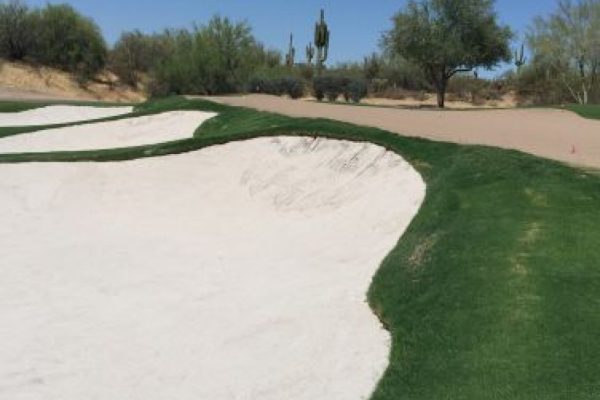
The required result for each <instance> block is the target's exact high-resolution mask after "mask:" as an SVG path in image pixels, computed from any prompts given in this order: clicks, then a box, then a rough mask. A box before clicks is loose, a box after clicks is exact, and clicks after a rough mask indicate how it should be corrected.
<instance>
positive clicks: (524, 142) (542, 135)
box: [209, 95, 600, 168]
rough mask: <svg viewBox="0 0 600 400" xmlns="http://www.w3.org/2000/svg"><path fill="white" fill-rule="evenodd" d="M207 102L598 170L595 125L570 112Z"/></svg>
mask: <svg viewBox="0 0 600 400" xmlns="http://www.w3.org/2000/svg"><path fill="white" fill-rule="evenodd" d="M209 100H213V101H217V102H221V103H225V104H230V105H236V106H245V107H251V108H256V109H259V110H263V111H271V112H276V113H281V114H286V115H290V116H294V117H312V118H330V119H335V120H339V121H345V122H350V123H354V124H359V125H367V126H373V127H378V128H382V129H386V130H389V131H392V132H397V133H399V134H402V135H407V136H417V137H422V138H427V139H433V140H441V141H448V142H456V143H464V144H481V145H488V146H495V147H501V148H507V149H516V150H521V151H524V152H527V153H531V154H534V155H537V156H541V157H546V158H550V159H554V160H558V161H564V162H567V163H570V164H575V165H580V166H585V167H592V168H600V121H594V120H588V119H584V118H581V117H579V116H578V115H576V114H574V113H571V112H569V111H562V110H555V109H518V110H517V109H515V110H493V111H491V110H490V111H437V110H435V111H434V110H399V109H391V108H378V107H355V106H348V105H334V104H319V103H313V102H304V101H294V100H289V99H283V98H279V97H273V96H265V95H248V96H232V97H211V98H209Z"/></svg>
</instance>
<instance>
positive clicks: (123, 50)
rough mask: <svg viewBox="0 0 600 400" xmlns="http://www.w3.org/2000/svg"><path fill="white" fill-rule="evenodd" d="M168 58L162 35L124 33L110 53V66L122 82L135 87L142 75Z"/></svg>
mask: <svg viewBox="0 0 600 400" xmlns="http://www.w3.org/2000/svg"><path fill="white" fill-rule="evenodd" d="M167 56H168V49H167V48H166V45H165V40H163V38H162V37H161V36H160V35H144V34H142V33H141V32H140V31H137V30H136V31H133V32H124V33H123V34H121V37H120V38H119V40H118V41H117V43H115V45H114V47H113V49H112V51H111V52H110V56H109V62H110V65H109V66H110V68H111V70H112V71H113V72H114V73H115V74H116V75H117V76H118V77H119V78H120V79H121V81H122V82H124V83H126V84H128V85H131V86H133V87H135V86H137V84H138V83H139V81H140V74H141V73H148V72H149V71H150V70H151V69H152V67H153V66H154V65H155V64H156V63H157V60H162V59H164V58H166V57H167Z"/></svg>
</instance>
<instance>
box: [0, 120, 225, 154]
mask: <svg viewBox="0 0 600 400" xmlns="http://www.w3.org/2000/svg"><path fill="white" fill-rule="evenodd" d="M215 116H216V114H215V113H211V112H204V111H168V112H164V113H159V114H152V115H144V116H134V117H131V118H123V119H118V120H114V121H106V122H96V123H89V124H84V125H75V126H67V127H60V128H52V129H46V130H42V131H34V132H30V133H22V134H19V135H13V136H8V137H5V138H0V153H4V154H10V153H13V154H14V153H39V152H65V151H82V150H100V149H110V148H119V147H134V146H142V145H149V144H155V143H161V142H169V141H174V140H179V139H185V138H191V137H192V136H193V134H194V132H195V131H196V129H197V128H198V127H199V126H200V125H201V124H203V123H204V122H205V121H206V120H209V119H210V118H213V117H215Z"/></svg>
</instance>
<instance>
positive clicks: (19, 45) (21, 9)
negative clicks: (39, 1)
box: [0, 0, 36, 60]
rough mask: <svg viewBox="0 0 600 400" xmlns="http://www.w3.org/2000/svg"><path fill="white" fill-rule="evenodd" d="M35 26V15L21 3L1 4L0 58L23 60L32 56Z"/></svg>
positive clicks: (15, 1) (13, 1)
mask: <svg viewBox="0 0 600 400" xmlns="http://www.w3.org/2000/svg"><path fill="white" fill-rule="evenodd" d="M35 26H36V21H35V14H34V13H32V12H30V11H29V8H28V7H27V6H26V5H25V4H23V3H22V2H21V1H19V0H12V1H10V2H9V3H6V4H5V3H0V57H3V58H8V59H9V60H22V59H24V58H25V57H28V56H31V53H32V50H33V46H34V39H35Z"/></svg>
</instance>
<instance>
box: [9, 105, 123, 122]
mask: <svg viewBox="0 0 600 400" xmlns="http://www.w3.org/2000/svg"><path fill="white" fill-rule="evenodd" d="M132 111H133V107H89V106H47V107H41V108H35V109H33V110H27V111H20V112H16V113H0V126H35V125H53V124H64V123H69V122H79V121H88V120H94V119H101V118H108V117H114V116H117V115H123V114H129V113H130V112H132Z"/></svg>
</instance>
